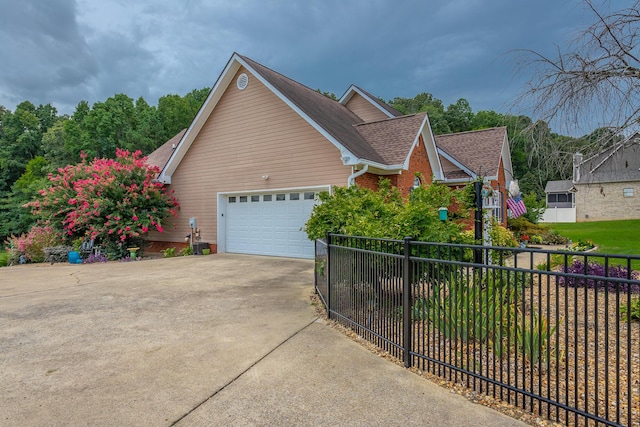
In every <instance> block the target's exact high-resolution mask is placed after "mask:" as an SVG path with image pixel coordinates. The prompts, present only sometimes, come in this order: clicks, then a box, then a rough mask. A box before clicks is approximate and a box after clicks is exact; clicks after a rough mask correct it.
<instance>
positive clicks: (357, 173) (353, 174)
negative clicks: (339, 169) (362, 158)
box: [347, 163, 369, 187]
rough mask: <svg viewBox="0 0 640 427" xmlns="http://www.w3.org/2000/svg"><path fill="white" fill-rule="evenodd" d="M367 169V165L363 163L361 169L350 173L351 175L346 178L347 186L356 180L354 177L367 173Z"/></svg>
mask: <svg viewBox="0 0 640 427" xmlns="http://www.w3.org/2000/svg"><path fill="white" fill-rule="evenodd" d="M367 170H369V165H368V164H366V163H365V165H364V167H363V168H362V169H361V170H359V171H358V172H354V173H352V174H351V176H350V177H349V178H348V179H347V187H351V186H352V185H353V184H354V182H355V181H356V178H357V177H359V176H360V175H364V174H365V173H367Z"/></svg>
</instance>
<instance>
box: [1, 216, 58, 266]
mask: <svg viewBox="0 0 640 427" xmlns="http://www.w3.org/2000/svg"><path fill="white" fill-rule="evenodd" d="M62 240H63V239H62V233H60V232H58V231H56V230H55V229H53V228H52V227H50V226H48V225H45V226H35V227H32V228H31V230H30V231H29V233H27V234H23V235H21V236H19V237H16V236H11V238H9V239H8V240H7V250H8V251H9V253H10V256H11V258H12V259H11V261H12V263H14V264H17V263H18V262H19V260H20V256H23V257H24V261H25V262H43V261H44V260H45V259H44V258H45V255H44V248H47V247H51V246H56V245H59V244H60V243H61V242H62Z"/></svg>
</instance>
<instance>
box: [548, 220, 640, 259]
mask: <svg viewBox="0 0 640 427" xmlns="http://www.w3.org/2000/svg"><path fill="white" fill-rule="evenodd" d="M547 227H548V228H551V229H553V230H556V231H557V232H558V233H559V234H562V235H563V236H566V237H568V238H569V239H571V240H573V241H574V242H577V241H578V240H591V241H593V242H594V243H595V244H596V245H597V246H598V252H602V253H607V254H625V255H640V220H638V219H634V220H624V221H594V222H576V223H558V224H548V225H547Z"/></svg>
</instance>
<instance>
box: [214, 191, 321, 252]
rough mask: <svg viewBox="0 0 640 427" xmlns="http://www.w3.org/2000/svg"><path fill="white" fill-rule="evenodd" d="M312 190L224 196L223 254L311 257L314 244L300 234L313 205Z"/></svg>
mask: <svg viewBox="0 0 640 427" xmlns="http://www.w3.org/2000/svg"><path fill="white" fill-rule="evenodd" d="M315 194H316V193H314V192H313V191H287V192H277V193H262V194H247V195H244V194H239V195H229V196H227V215H226V232H225V235H226V251H227V252H232V253H242V254H256V255H274V256H285V257H294V258H313V256H314V242H312V241H310V240H309V238H308V237H307V233H305V232H304V231H302V228H303V227H304V224H305V223H306V222H307V220H308V219H309V216H310V215H311V210H312V208H313V205H314V204H315Z"/></svg>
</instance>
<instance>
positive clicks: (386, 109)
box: [338, 84, 402, 118]
mask: <svg viewBox="0 0 640 427" xmlns="http://www.w3.org/2000/svg"><path fill="white" fill-rule="evenodd" d="M356 93H357V94H359V95H360V96H362V97H363V98H364V99H366V100H367V101H369V103H371V104H372V105H373V106H374V107H376V108H377V109H378V110H380V111H382V113H384V114H385V115H386V116H387V117H389V118H392V117H400V116H402V113H400V112H399V111H398V110H396V109H395V108H393V107H391V106H390V105H389V104H387V103H386V102H382V101H380V100H379V99H378V98H377V97H375V96H373V95H371V94H370V93H369V92H367V91H366V90H364V89H362V88H360V87H358V86H356V85H353V84H352V85H351V86H350V87H349V89H347V91H346V92H345V93H344V95H342V97H341V98H340V100H339V101H338V102H340V104H342V105H347V103H348V102H349V100H350V99H351V98H352V97H353V95H355V94H356Z"/></svg>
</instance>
